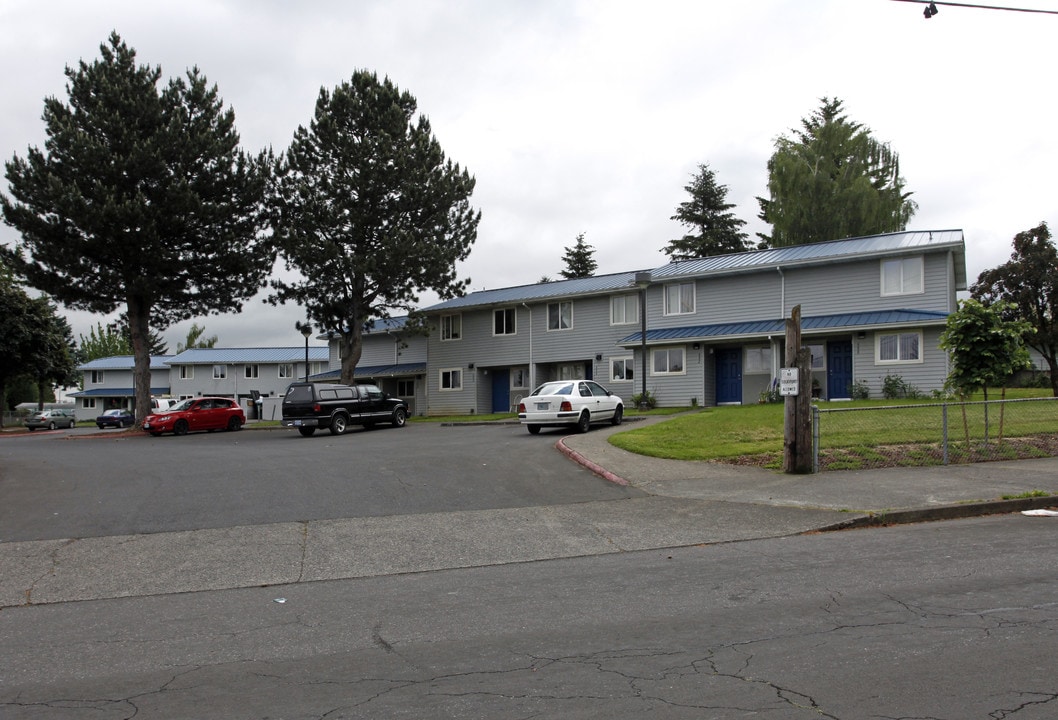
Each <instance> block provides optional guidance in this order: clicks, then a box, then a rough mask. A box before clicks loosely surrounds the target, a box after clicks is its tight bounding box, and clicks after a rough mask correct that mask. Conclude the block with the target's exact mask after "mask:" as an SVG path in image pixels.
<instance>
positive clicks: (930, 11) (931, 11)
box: [893, 0, 1058, 18]
mask: <svg viewBox="0 0 1058 720" xmlns="http://www.w3.org/2000/svg"><path fill="white" fill-rule="evenodd" d="M893 2H910V3H918V4H919V5H927V6H928V7H927V8H926V13H927V14H926V17H927V18H929V17H931V16H932V15H936V14H937V5H945V6H951V7H965V8H977V9H978V10H1008V11H1010V12H1024V13H1040V14H1042V15H1058V10H1037V9H1035V8H1019V7H1006V6H1003V5H977V4H974V3H958V2H937V0H893Z"/></svg>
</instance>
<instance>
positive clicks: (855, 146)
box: [757, 98, 917, 247]
mask: <svg viewBox="0 0 1058 720" xmlns="http://www.w3.org/2000/svg"><path fill="white" fill-rule="evenodd" d="M768 192H769V194H770V197H769V198H767V199H765V198H760V197H758V198H757V201H758V202H759V203H760V209H761V212H760V216H759V217H760V219H761V220H763V221H764V222H766V223H768V224H770V225H771V226H772V233H771V235H765V234H762V233H758V235H759V236H760V238H761V239H762V240H763V241H764V242H765V243H767V244H768V245H770V246H771V247H785V246H788V245H804V244H808V243H817V242H826V241H828V240H840V239H841V238H847V237H860V236H863V235H875V234H878V233H886V232H896V231H898V230H903V229H904V228H905V227H907V223H908V222H909V221H910V219H911V217H912V216H913V215H914V214H915V210H916V209H917V205H916V204H915V203H914V202H913V201H912V200H911V199H910V197H911V193H909V192H906V191H905V190H904V178H902V177H901V176H900V160H899V157H898V156H897V154H896V153H895V152H893V150H892V149H891V148H890V147H889V146H888V145H887V144H885V143H882V142H879V141H878V140H875V139H874V138H873V137H872V136H871V134H870V131H869V130H868V129H867V128H865V127H864V126H862V125H860V124H859V123H854V122H850V121H849V120H848V119H847V118H846V117H845V115H844V109H843V108H842V102H841V100H838V99H830V98H823V99H822V103H821V105H820V107H819V109H818V110H816V112H815V113H814V114H813V115H812V116H811V117H808V118H804V119H802V120H801V129H800V130H794V131H793V137H792V138H791V137H786V136H781V137H780V138H779V139H778V140H776V141H775V153H774V154H773V155H772V156H771V159H769V160H768Z"/></svg>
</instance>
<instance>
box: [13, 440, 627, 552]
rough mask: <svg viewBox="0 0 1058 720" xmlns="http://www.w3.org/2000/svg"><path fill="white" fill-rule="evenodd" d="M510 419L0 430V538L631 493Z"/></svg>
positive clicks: (165, 528)
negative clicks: (338, 430) (201, 430)
mask: <svg viewBox="0 0 1058 720" xmlns="http://www.w3.org/2000/svg"><path fill="white" fill-rule="evenodd" d="M562 436H563V433H558V434H555V433H542V434H541V435H538V436H531V435H529V434H528V433H526V432H525V430H524V428H521V427H520V426H518V425H473V426H442V425H437V424H431V423H413V424H409V425H408V426H407V427H405V428H402V429H393V428H388V427H380V428H377V429H374V430H364V429H355V430H353V431H352V432H350V433H348V434H347V435H343V436H340V437H333V436H331V435H328V434H317V435H316V436H313V437H311V438H303V437H301V436H300V435H299V434H297V433H295V432H291V431H288V430H283V429H263V428H262V429H246V430H243V431H241V432H237V433H227V432H218V433H210V434H192V435H188V436H186V437H173V436H162V437H158V438H152V437H149V436H147V435H145V434H138V433H119V432H118V431H105V432H102V433H101V432H99V431H97V430H96V429H95V428H91V429H86V428H78V429H77V430H74V431H56V432H43V433H42V432H36V433H26V434H20V435H17V436H5V437H3V438H2V440H0V542H12V541H22V540H48V539H58V538H85V537H101V536H110V535H134V534H143V533H158V532H173V531H182V530H198V529H205V528H223V527H236V526H245V525H257V524H264V523H278V522H303V521H310V520H321V519H330V518H356V517H382V516H390V515H411V514H422V513H435V512H452V511H463V510H484V509H500V508H522V507H534V506H543V505H563V504H574V503H584V502H591V501H597V500H613V499H621V498H626V497H639V496H642V495H643V493H642V492H641V491H638V490H636V489H634V488H629V487H621V486H618V485H614V484H612V483H608V482H606V481H605V480H603V479H601V478H599V477H597V476H595V475H593V474H592V473H591V472H589V471H588V470H586V469H584V468H582V467H581V466H579V465H577V464H576V463H573V462H571V461H570V460H569V459H567V458H566V457H565V456H563V455H562V454H561V453H558V452H555V451H554V444H555V442H556V440H557V439H558V438H560V437H562Z"/></svg>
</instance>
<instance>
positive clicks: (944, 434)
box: [940, 403, 948, 465]
mask: <svg viewBox="0 0 1058 720" xmlns="http://www.w3.org/2000/svg"><path fill="white" fill-rule="evenodd" d="M940 415H941V428H942V429H941V438H943V442H942V443H941V444H942V445H943V447H944V464H945V465H947V464H948V403H944V404H942V405H941V411H940Z"/></svg>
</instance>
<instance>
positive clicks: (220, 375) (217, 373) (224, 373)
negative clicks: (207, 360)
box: [213, 365, 228, 380]
mask: <svg viewBox="0 0 1058 720" xmlns="http://www.w3.org/2000/svg"><path fill="white" fill-rule="evenodd" d="M226 377H228V367H227V366H226V365H214V366H213V379H214V380H223V379H224V378H226Z"/></svg>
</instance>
